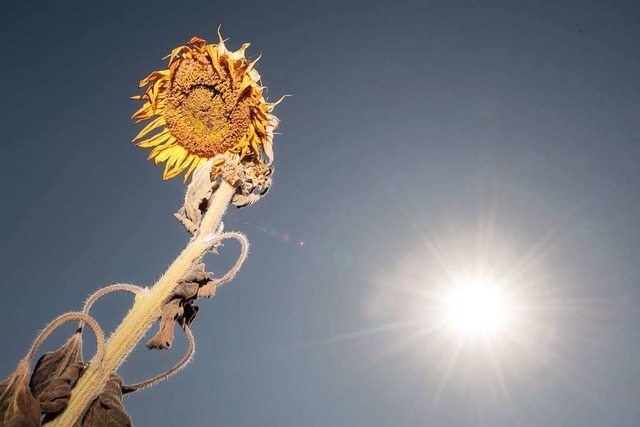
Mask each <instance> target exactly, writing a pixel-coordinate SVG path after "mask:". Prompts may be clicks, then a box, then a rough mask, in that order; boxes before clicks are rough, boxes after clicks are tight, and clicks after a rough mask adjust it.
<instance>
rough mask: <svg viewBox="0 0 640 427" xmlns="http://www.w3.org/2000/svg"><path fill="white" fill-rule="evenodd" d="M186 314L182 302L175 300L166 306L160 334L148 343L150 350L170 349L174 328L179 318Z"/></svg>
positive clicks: (163, 310) (163, 308) (161, 320)
mask: <svg viewBox="0 0 640 427" xmlns="http://www.w3.org/2000/svg"><path fill="white" fill-rule="evenodd" d="M183 312H184V310H183V308H182V305H181V300H179V299H173V300H170V301H169V302H167V303H166V304H164V306H163V307H162V318H161V319H160V328H159V329H158V332H157V333H156V334H155V335H154V336H153V338H151V339H150V340H149V342H147V347H148V348H150V349H153V348H157V349H165V348H170V347H171V344H172V343H173V336H174V335H173V334H174V332H173V326H174V324H175V322H176V319H177V318H178V316H181V315H182V313H183Z"/></svg>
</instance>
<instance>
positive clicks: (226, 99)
mask: <svg viewBox="0 0 640 427" xmlns="http://www.w3.org/2000/svg"><path fill="white" fill-rule="evenodd" d="M220 68H221V69H222V72H223V74H224V75H219V74H218V72H217V71H216V70H215V69H214V68H213V66H212V65H211V63H210V62H209V59H208V58H207V57H206V56H205V55H204V54H198V55H194V57H193V58H185V59H184V60H183V61H182V62H181V63H180V64H179V65H178V67H177V69H176V71H175V73H174V75H173V78H172V80H171V81H170V82H169V90H168V92H169V93H168V96H167V104H166V107H165V110H164V116H165V120H166V123H167V128H168V129H169V132H170V133H171V135H173V136H174V137H175V138H176V141H177V143H178V144H180V145H181V146H182V147H184V148H185V149H186V150H187V151H188V152H189V153H191V154H196V155H198V156H200V157H205V158H211V157H214V156H216V155H218V154H223V153H225V152H226V151H227V150H230V149H231V148H233V146H235V145H236V144H237V143H238V142H240V140H241V139H242V137H243V136H244V135H245V134H246V133H247V129H248V127H249V124H250V122H251V108H250V107H251V104H250V98H249V97H248V96H242V97H241V98H240V100H239V101H238V102H236V100H237V98H238V93H237V90H238V89H237V88H232V85H231V82H230V77H229V74H228V71H227V70H226V69H224V68H223V67H220Z"/></svg>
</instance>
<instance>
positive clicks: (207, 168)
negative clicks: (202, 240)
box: [174, 161, 217, 235]
mask: <svg viewBox="0 0 640 427" xmlns="http://www.w3.org/2000/svg"><path fill="white" fill-rule="evenodd" d="M211 166H212V161H208V162H206V163H204V164H202V165H200V166H198V168H197V169H196V170H195V172H194V173H193V176H192V178H191V182H190V183H189V185H188V186H187V193H186V194H185V197H184V205H183V206H182V207H181V208H180V210H179V211H178V212H177V213H176V214H174V216H175V217H176V219H177V220H178V221H180V223H182V225H184V227H185V228H186V229H187V231H188V232H189V233H191V234H193V235H195V234H196V233H197V231H198V228H199V227H200V221H201V218H202V215H203V214H204V213H205V212H206V210H207V203H208V201H209V198H210V197H211V195H212V194H213V192H214V191H215V190H216V189H217V183H216V182H212V181H211Z"/></svg>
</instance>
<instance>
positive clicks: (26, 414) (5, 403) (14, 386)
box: [0, 357, 40, 427]
mask: <svg viewBox="0 0 640 427" xmlns="http://www.w3.org/2000/svg"><path fill="white" fill-rule="evenodd" d="M29 361H30V360H29V358H28V357H27V358H25V359H24V360H23V361H22V362H20V364H19V365H18V368H17V369H16V371H15V372H14V374H13V375H12V376H11V377H9V378H8V379H7V380H5V381H3V382H2V383H0V427H35V426H39V425H40V404H39V403H38V400H37V399H36V398H35V397H33V395H32V394H31V390H29V385H28V383H27V380H28V378H29Z"/></svg>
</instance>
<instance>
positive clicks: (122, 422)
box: [82, 374, 133, 427]
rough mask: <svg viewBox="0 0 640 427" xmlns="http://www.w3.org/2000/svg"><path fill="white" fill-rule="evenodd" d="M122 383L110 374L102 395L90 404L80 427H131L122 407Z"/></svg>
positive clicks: (118, 378) (120, 379)
mask: <svg viewBox="0 0 640 427" xmlns="http://www.w3.org/2000/svg"><path fill="white" fill-rule="evenodd" d="M122 386H123V381H122V378H120V377H119V376H118V375H116V374H111V376H110V377H109V380H108V381H107V383H106V384H105V386H104V389H103V390H102V393H100V394H99V395H98V397H96V399H95V400H94V401H93V402H92V403H91V405H90V406H89V409H88V410H87V412H86V414H85V416H84V417H83V419H82V427H131V426H132V425H133V424H132V422H131V418H130V417H129V415H127V413H126V412H125V410H124V406H123V405H122Z"/></svg>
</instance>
